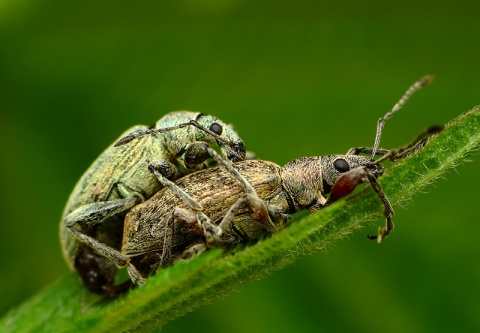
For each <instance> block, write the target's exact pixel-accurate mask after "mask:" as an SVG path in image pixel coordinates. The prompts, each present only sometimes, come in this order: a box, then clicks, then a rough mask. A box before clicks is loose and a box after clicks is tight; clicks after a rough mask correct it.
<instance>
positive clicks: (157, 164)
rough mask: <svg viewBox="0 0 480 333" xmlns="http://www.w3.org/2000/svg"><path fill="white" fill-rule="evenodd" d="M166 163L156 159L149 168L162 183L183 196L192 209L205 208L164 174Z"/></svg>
mask: <svg viewBox="0 0 480 333" xmlns="http://www.w3.org/2000/svg"><path fill="white" fill-rule="evenodd" d="M163 166H164V164H163V161H154V162H150V164H149V165H148V170H149V171H150V172H151V173H153V174H154V175H155V177H157V179H158V181H159V182H160V183H162V185H163V186H165V187H168V188H170V189H171V190H172V191H173V192H175V194H176V195H177V196H178V197H179V198H181V199H182V200H183V201H184V202H185V203H186V204H187V205H188V206H189V207H190V208H191V209H193V210H203V207H202V205H201V204H200V203H198V202H197V201H195V200H194V199H193V198H192V197H191V196H189V195H188V194H187V193H185V191H184V190H182V189H181V188H180V187H178V186H177V185H176V184H175V183H174V182H172V181H170V180H168V179H167V178H166V177H165V176H164V175H163V174H162V168H163Z"/></svg>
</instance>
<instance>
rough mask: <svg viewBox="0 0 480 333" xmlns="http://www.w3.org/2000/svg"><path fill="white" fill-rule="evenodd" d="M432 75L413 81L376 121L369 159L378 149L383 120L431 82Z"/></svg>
mask: <svg viewBox="0 0 480 333" xmlns="http://www.w3.org/2000/svg"><path fill="white" fill-rule="evenodd" d="M432 80H433V76H431V75H427V76H424V77H422V78H421V79H420V80H418V81H417V82H415V83H414V84H413V85H412V86H410V88H408V90H407V91H406V92H405V94H403V96H402V98H400V100H399V101H398V102H397V104H395V105H394V106H393V108H392V110H390V111H389V112H387V114H386V115H385V116H383V118H380V119H379V120H378V123H377V134H376V135H375V144H374V145H373V150H372V158H371V161H372V162H373V161H374V160H375V154H376V153H377V151H378V146H379V145H380V137H381V136H382V129H383V125H384V124H385V122H386V121H387V120H388V119H389V118H390V117H391V116H392V115H393V114H394V113H395V112H397V111H398V110H400V109H401V108H402V106H403V105H404V104H405V103H406V102H407V101H408V99H409V98H410V96H412V95H413V93H414V92H416V91H417V90H419V89H420V88H422V87H423V86H426V85H427V84H429V83H430V82H432Z"/></svg>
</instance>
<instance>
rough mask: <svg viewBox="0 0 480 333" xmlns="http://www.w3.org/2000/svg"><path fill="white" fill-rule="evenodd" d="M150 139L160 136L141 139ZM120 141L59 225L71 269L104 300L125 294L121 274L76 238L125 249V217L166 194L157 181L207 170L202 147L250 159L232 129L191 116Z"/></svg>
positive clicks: (84, 182)
mask: <svg viewBox="0 0 480 333" xmlns="http://www.w3.org/2000/svg"><path fill="white" fill-rule="evenodd" d="M145 133H158V134H157V135H148V136H146V135H144V136H143V137H142V138H138V139H137V137H138V136H140V135H143V134H145ZM121 138H122V140H120V141H119V142H117V145H120V146H118V147H115V146H114V145H112V146H110V147H108V148H107V149H106V150H105V151H104V152H103V153H102V154H101V155H100V156H99V157H98V158H97V159H96V160H95V162H93V164H92V165H91V166H90V168H89V169H88V170H87V171H86V172H85V173H84V175H83V176H82V177H81V178H80V180H79V181H78V183H77V185H76V186H75V188H74V190H73V192H72V194H71V195H70V198H69V200H68V202H67V205H66V207H65V210H64V213H63V217H62V222H61V224H60V239H61V245H62V250H63V254H64V256H65V259H66V261H67V263H68V265H69V266H70V268H71V269H72V270H76V271H78V273H79V274H80V276H81V278H82V280H83V281H84V283H85V284H86V285H87V287H88V288H89V289H90V290H92V291H93V292H95V293H100V294H115V293H117V292H118V289H119V288H120V289H121V287H114V279H115V276H116V271H117V268H116V266H115V265H114V263H112V261H111V260H109V259H107V258H106V257H105V256H103V255H102V253H101V249H97V248H92V247H90V246H87V245H85V242H84V241H83V238H79V237H75V236H76V235H77V233H78V232H80V233H81V234H82V236H83V237H88V238H94V239H96V240H98V241H100V242H101V243H103V244H106V245H108V246H109V247H112V248H115V249H120V246H121V242H122V236H123V218H124V215H125V212H126V211H128V210H129V209H131V208H132V207H133V206H135V205H137V204H139V203H141V202H143V201H145V200H146V199H148V198H149V197H151V196H152V195H153V194H154V193H156V192H158V191H159V190H160V189H161V188H162V185H161V183H160V182H159V181H158V180H157V178H158V177H160V178H162V179H166V178H168V179H172V180H174V179H176V178H178V177H181V176H182V175H184V174H186V173H188V172H191V171H194V170H197V169H199V168H202V167H203V166H204V164H205V163H204V162H205V161H206V160H207V159H208V158H209V156H207V155H202V151H201V150H200V149H198V147H199V145H200V146H202V145H203V144H204V143H207V144H209V145H218V146H219V147H220V148H221V150H222V154H223V155H224V156H225V157H226V158H228V159H229V160H231V161H233V162H235V161H240V160H243V159H244V158H245V153H246V152H245V145H244V144H243V141H242V140H241V139H240V138H239V136H238V135H237V134H236V133H235V131H234V130H233V129H232V128H231V127H230V126H228V125H226V124H224V123H223V122H222V121H220V120H218V119H216V118H215V117H212V116H209V115H204V114H201V113H196V112H188V111H178V112H172V113H170V114H167V115H166V116H164V117H163V118H161V119H160V120H159V121H158V122H157V123H156V125H155V126H154V127H153V128H151V129H148V128H147V127H146V126H135V127H132V128H130V129H129V130H127V131H126V132H125V133H124V134H123V135H122V136H121ZM134 139H136V140H135V141H134V142H132V143H130V144H129V145H123V146H122V144H125V143H127V142H129V141H132V140H134ZM202 147H203V146H202ZM72 230H73V231H74V232H72Z"/></svg>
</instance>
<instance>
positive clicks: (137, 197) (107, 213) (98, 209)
mask: <svg viewBox="0 0 480 333" xmlns="http://www.w3.org/2000/svg"><path fill="white" fill-rule="evenodd" d="M116 189H117V190H118V193H119V195H120V197H121V198H122V199H116V200H109V201H100V202H93V203H91V204H87V205H83V206H80V207H78V208H77V209H75V210H74V211H73V212H71V213H70V214H68V215H67V216H65V218H64V220H63V222H64V223H65V224H66V225H67V226H69V227H70V226H73V225H75V224H78V225H80V226H81V227H90V226H92V225H96V224H99V223H102V222H103V221H105V220H106V219H107V218H109V217H112V216H113V215H116V214H119V213H122V212H125V211H127V210H130V209H132V208H133V206H135V205H137V204H139V203H141V202H142V201H145V197H144V196H143V195H142V194H141V193H140V191H137V190H135V189H131V188H129V187H127V186H126V185H124V184H122V183H118V184H117V185H116Z"/></svg>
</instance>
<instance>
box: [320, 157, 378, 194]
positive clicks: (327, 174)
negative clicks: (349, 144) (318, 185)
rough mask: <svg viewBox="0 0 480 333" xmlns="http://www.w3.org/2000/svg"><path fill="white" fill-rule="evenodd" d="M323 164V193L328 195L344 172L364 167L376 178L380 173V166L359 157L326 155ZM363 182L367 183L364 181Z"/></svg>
mask: <svg viewBox="0 0 480 333" xmlns="http://www.w3.org/2000/svg"><path fill="white" fill-rule="evenodd" d="M322 162H323V170H324V173H323V183H324V190H325V193H329V192H330V189H331V187H332V186H333V184H335V183H336V182H337V180H338V179H340V177H342V176H343V175H344V174H345V173H346V172H349V171H350V170H353V169H357V168H359V167H366V168H368V169H370V170H371V171H372V173H373V174H374V175H375V176H376V177H377V176H380V175H381V173H382V167H381V166H380V165H373V164H372V162H371V160H370V158H368V157H365V156H360V155H328V156H324V157H322ZM363 181H367V180H366V179H364V180H363Z"/></svg>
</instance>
